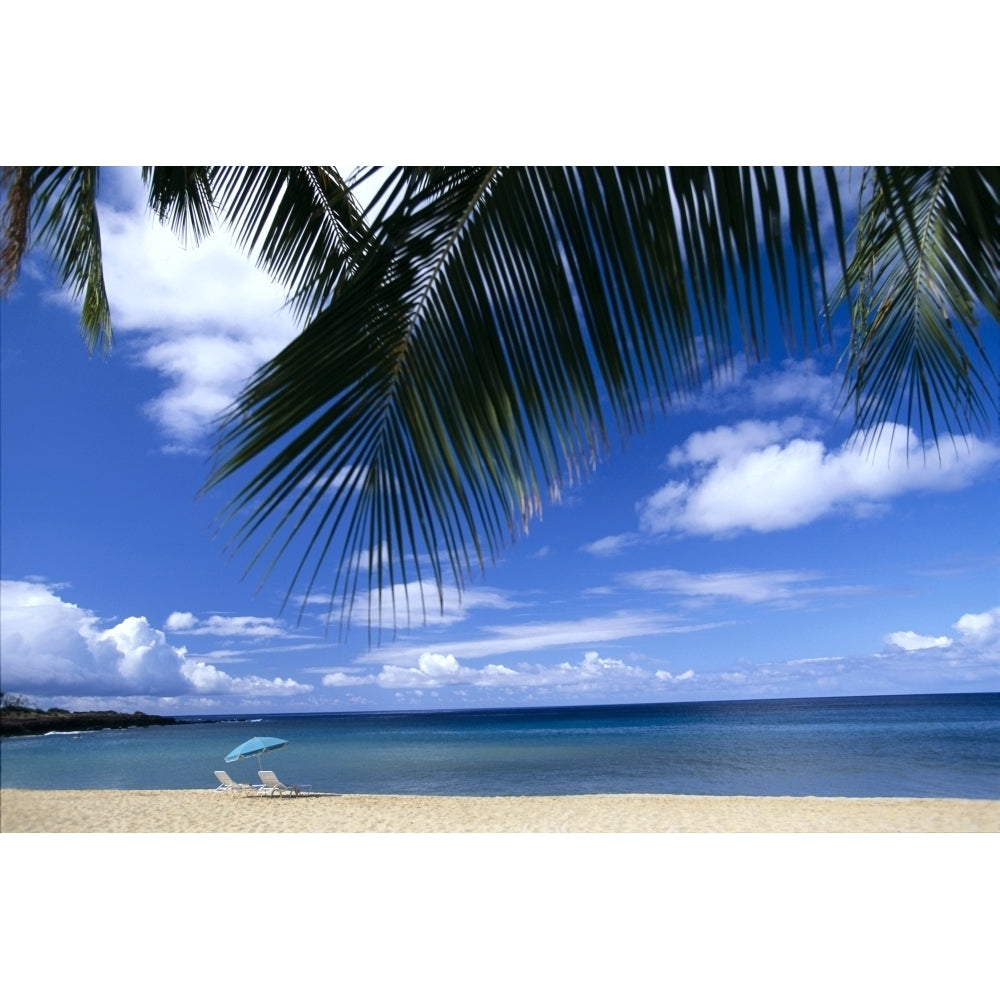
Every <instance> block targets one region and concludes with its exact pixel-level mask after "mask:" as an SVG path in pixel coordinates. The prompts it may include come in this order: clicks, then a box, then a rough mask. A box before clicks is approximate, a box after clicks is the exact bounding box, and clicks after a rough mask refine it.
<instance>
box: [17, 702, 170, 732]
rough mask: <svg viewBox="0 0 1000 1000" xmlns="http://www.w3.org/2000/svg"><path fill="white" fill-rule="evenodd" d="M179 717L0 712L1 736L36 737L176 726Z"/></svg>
mask: <svg viewBox="0 0 1000 1000" xmlns="http://www.w3.org/2000/svg"><path fill="white" fill-rule="evenodd" d="M177 724H178V722H177V720H176V719H172V718H170V717H169V716H163V715H147V714H146V713H145V712H132V713H127V712H67V711H65V710H63V709H59V708H50V709H49V710H48V711H42V710H41V709H39V710H37V711H28V712H24V711H18V712H10V711H4V712H0V736H36V735H39V734H43V733H71V732H87V731H90V730H94V729H129V728H131V727H132V726H141V727H146V726H176V725H177Z"/></svg>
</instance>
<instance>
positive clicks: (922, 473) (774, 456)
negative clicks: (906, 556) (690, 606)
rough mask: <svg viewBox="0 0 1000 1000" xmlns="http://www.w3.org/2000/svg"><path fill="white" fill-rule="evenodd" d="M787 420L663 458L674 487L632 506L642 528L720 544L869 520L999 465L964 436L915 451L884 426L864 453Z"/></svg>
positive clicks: (733, 431)
mask: <svg viewBox="0 0 1000 1000" xmlns="http://www.w3.org/2000/svg"><path fill="white" fill-rule="evenodd" d="M796 433H797V431H796V423H795V422H794V421H792V422H789V421H784V422H780V423H779V422H763V421H757V420H749V421H744V422H743V423H740V424H737V425H735V426H732V427H719V428H716V429H715V430H713V431H708V432H705V433H699V434H693V435H691V437H689V438H688V439H687V441H686V442H685V443H684V444H683V445H681V446H680V447H679V448H676V449H674V450H673V451H672V452H671V454H670V456H669V460H668V461H669V464H670V465H671V466H672V467H675V468H687V469H688V470H689V471H688V476H687V478H685V479H673V480H670V481H669V482H667V483H666V484H664V486H663V487H661V488H660V489H659V490H658V491H657V492H655V493H654V494H652V495H651V496H649V497H647V498H645V499H644V500H643V501H641V502H640V503H639V505H638V513H639V524H640V527H641V528H642V530H644V531H646V532H649V533H653V534H662V533H676V534H694V535H712V536H716V537H723V536H727V535H733V534H737V533H739V532H743V531H759V532H771V531H781V530H787V529H789V528H796V527H800V526H801V525H804V524H808V523H810V522H812V521H815V520H817V519H818V518H821V517H826V516H829V515H831V514H835V513H836V514H844V515H847V516H854V517H864V516H869V515H870V514H871V513H872V512H873V511H874V510H878V509H880V508H881V507H884V506H885V505H886V504H887V503H888V502H889V501H890V500H891V499H892V498H894V497H896V496H899V495H901V494H903V493H906V492H910V491H917V490H955V489H960V488H962V487H964V486H966V485H968V484H969V483H971V482H972V481H973V480H975V479H976V478H977V477H978V476H980V475H982V474H983V473H984V472H985V471H986V470H988V469H990V468H992V467H993V466H995V465H996V464H997V462H998V461H1000V448H998V447H997V446H996V445H995V444H992V443H990V442H986V441H981V440H979V439H977V438H975V437H972V436H967V437H962V438H960V439H956V441H955V442H954V447H951V446H948V447H943V448H942V449H941V452H940V454H939V453H938V451H937V450H936V448H935V446H934V445H933V444H923V443H922V442H920V441H919V440H917V438H916V437H915V435H912V434H910V433H909V432H908V431H907V429H906V428H905V427H900V426H896V425H886V426H884V427H882V428H881V429H880V430H879V431H878V433H877V435H876V438H874V439H873V440H875V441H876V443H875V444H874V445H873V446H872V447H870V448H869V447H863V446H862V442H861V440H860V438H859V437H857V436H853V437H851V438H850V439H849V440H848V441H847V442H846V443H845V444H844V445H843V446H842V447H840V448H836V449H832V450H831V449H827V448H826V446H825V445H824V444H823V443H822V442H821V441H819V440H816V439H812V438H807V437H800V436H794V435H795V434H796Z"/></svg>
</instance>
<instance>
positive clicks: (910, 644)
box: [885, 631, 952, 650]
mask: <svg viewBox="0 0 1000 1000" xmlns="http://www.w3.org/2000/svg"><path fill="white" fill-rule="evenodd" d="M885 641H886V642H887V643H889V645H890V646H898V647H899V648H900V649H906V650H913V649H935V648H936V649H944V648H945V647H947V646H950V645H951V643H952V640H951V639H949V638H948V637H947V636H946V635H937V636H934V635H918V634H917V633H916V632H909V631H907V632H892V633H891V634H889V635H887V636H886V637H885Z"/></svg>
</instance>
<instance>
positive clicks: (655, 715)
mask: <svg viewBox="0 0 1000 1000" xmlns="http://www.w3.org/2000/svg"><path fill="white" fill-rule="evenodd" d="M186 721H187V723H188V724H184V725H178V726H170V727H164V728H159V727H157V728H150V729H129V730H116V731H102V732H90V733H79V734H57V735H55V734H54V735H49V736H31V737H11V738H5V739H4V740H3V741H2V756H0V785H2V786H3V787H7V788H35V789H88V788H114V789H185V788H210V787H214V786H215V784H216V783H217V782H216V781H215V779H214V776H213V772H214V771H215V770H216V769H224V770H227V771H228V772H229V774H230V775H231V776H232V777H233V778H234V779H235V780H237V781H251V782H256V781H257V774H256V772H257V770H258V768H259V767H263V768H268V769H272V770H274V771H276V772H277V774H278V775H279V777H280V778H281V779H282V780H284V781H285V782H288V783H296V784H311V785H312V786H313V790H314V791H320V792H341V793H356V794H397V795H458V796H463V795H464V796H495V795H505V796H509V795H574V794H576V795H579V794H599V793H605V794H610V793H616V794H620V793H629V792H631V793H659V794H675V795H769V796H783V795H810V796H846V797H871V796H893V797H923V798H966V799H1000V694H997V693H990V694H977V695H934V696H931V695H914V696H891V697H890V696H887V697H868V698H819V699H781V700H773V701H741V702H703V703H687V704H661V705H620V706H602V707H573V708H549V709H537V708H530V709H504V710H489V711H459V712H395V713H359V714H332V715H263V716H256V715H255V716H252V717H241V718H239V719H234V718H233V717H231V716H230V717H212V716H206V717H203V718H200V719H198V720H186ZM254 735H263V736H277V737H280V738H282V739H286V740H288V741H289V743H288V746H287V747H286V748H284V749H283V750H280V751H276V752H273V753H269V754H267V755H265V756H264V757H263V758H261V759H260V761H259V762H258V761H257V760H256V759H251V760H244V761H240V762H237V763H234V764H226V763H225V762H224V757H225V755H226V754H227V753H228V752H229V751H230V750H232V749H233V748H234V747H235V746H237V745H238V744H240V743H242V742H243V741H244V740H246V739H248V738H249V737H251V736H254Z"/></svg>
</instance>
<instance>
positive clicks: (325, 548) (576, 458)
mask: <svg viewBox="0 0 1000 1000" xmlns="http://www.w3.org/2000/svg"><path fill="white" fill-rule="evenodd" d="M821 183H823V184H825V185H826V186H827V187H832V186H833V184H834V181H833V177H832V174H829V173H827V174H823V175H821ZM376 203H377V204H378V205H379V206H380V207H379V210H378V211H377V213H375V214H374V215H373V217H372V218H370V219H367V220H366V221H367V223H368V225H367V227H366V232H365V233H364V234H363V236H360V237H359V238H358V240H357V242H356V243H355V244H354V245H353V246H345V247H344V249H343V253H344V254H345V256H344V257H343V258H342V259H341V260H340V261H339V266H340V273H339V275H338V277H337V280H336V281H335V282H334V283H333V286H332V289H331V292H330V301H329V303H328V304H326V305H325V307H324V308H322V309H321V310H320V311H319V313H318V314H317V316H316V318H315V319H314V320H313V321H312V322H310V323H309V324H308V325H307V326H306V328H305V329H304V330H303V332H302V334H301V335H300V336H299V337H298V338H297V339H296V340H295V341H294V342H293V343H292V344H291V345H289V346H288V347H287V348H286V349H285V350H284V351H283V352H282V353H281V354H279V355H278V356H277V357H276V358H275V359H273V361H271V362H270V363H269V364H267V365H265V366H264V367H263V368H262V369H261V371H260V372H259V373H258V374H257V376H256V377H255V378H254V379H253V380H252V381H251V383H250V385H249V386H248V388H247V389H246V391H245V392H244V393H243V394H242V395H241V396H240V398H239V399H238V400H237V402H236V404H235V406H234V408H233V410H232V411H231V412H230V413H229V414H228V415H227V419H226V423H225V426H224V432H223V435H222V437H221V445H220V456H219V464H218V466H217V468H216V470H215V472H214V474H213V476H212V477H211V479H210V481H209V484H208V487H209V488H212V487H216V486H218V485H219V484H220V483H222V482H223V481H225V480H227V479H229V478H230V477H232V476H234V475H235V474H236V473H237V472H243V471H245V470H248V469H251V468H252V467H253V468H254V469H255V471H252V472H251V474H250V476H249V479H248V480H247V481H246V482H245V483H244V484H243V485H242V487H240V488H239V489H238V491H237V493H236V495H235V497H234V499H233V500H232V502H231V503H230V504H229V505H228V507H227V509H226V511H225V517H226V518H227V519H228V518H236V519H237V522H238V524H237V526H236V528H235V534H234V536H233V540H232V543H233V544H234V545H235V546H237V547H239V546H243V545H246V544H248V543H250V541H251V539H256V541H255V542H254V544H255V545H257V546H258V547H257V549H256V555H255V556H254V557H253V563H252V565H255V566H256V565H258V564H259V565H260V567H261V569H262V571H263V573H264V575H265V576H266V575H267V573H268V572H270V571H271V570H273V568H274V567H275V566H276V565H277V563H278V561H280V560H281V559H282V558H283V557H285V556H286V555H287V554H288V552H289V545H290V543H291V541H292V539H297V540H298V541H299V542H301V543H302V546H303V551H302V555H301V557H300V558H299V559H298V560H297V562H296V564H295V566H294V568H293V570H292V585H291V587H290V588H289V593H290V592H291V590H292V589H293V588H294V587H295V586H296V585H298V583H299V581H300V580H301V581H302V582H303V584H304V586H305V590H306V593H307V594H308V593H309V592H311V590H312V589H313V588H314V587H316V586H319V585H322V586H323V589H324V590H326V589H327V588H329V592H330V593H331V594H333V595H334V597H333V599H334V600H335V601H336V602H338V603H339V604H340V607H341V609H342V611H343V613H344V614H347V615H349V614H350V609H351V608H352V606H353V603H354V601H355V599H356V597H357V593H358V589H359V586H361V585H362V584H364V585H366V586H367V589H368V594H369V599H370V600H371V601H372V602H373V603H372V604H371V605H370V606H369V621H370V622H374V623H375V624H376V625H378V624H379V623H381V621H382V620H383V615H386V616H388V617H389V618H392V619H393V620H395V616H396V611H397V609H396V608H395V606H394V605H392V606H390V607H384V606H383V602H385V601H387V602H390V605H391V602H393V601H394V600H395V597H394V595H395V594H396V593H397V592H400V593H406V592H408V588H407V586H406V585H407V584H408V583H410V582H417V583H420V582H422V580H423V579H424V572H425V571H426V573H427V574H428V575H429V577H430V578H431V579H433V581H434V584H435V586H436V587H437V589H438V593H439V596H440V594H441V592H442V588H443V586H444V583H445V582H446V581H448V580H450V581H455V582H457V581H461V580H464V579H467V578H468V576H469V575H470V574H471V573H472V572H473V571H475V570H476V569H477V568H479V567H482V566H483V565H485V562H486V561H487V560H488V559H494V558H495V557H496V556H497V554H498V553H499V551H500V550H501V549H502V548H503V546H504V545H505V544H507V543H508V542H509V541H510V540H511V539H512V538H514V537H516V536H517V535H518V534H519V533H521V532H522V531H524V530H526V529H527V526H528V523H529V522H530V520H531V518H532V517H533V516H535V515H536V514H537V513H538V511H539V510H540V507H541V502H542V496H543V494H544V493H548V494H550V495H551V494H556V493H558V491H559V490H560V489H561V488H562V487H563V485H564V484H565V482H567V481H571V480H572V479H574V478H576V477H578V476H581V475H584V474H586V472H587V471H588V470H589V469H590V468H591V467H592V465H593V463H594V461H595V460H596V459H597V457H598V456H600V455H601V454H602V453H603V452H604V451H605V450H606V448H607V447H608V440H609V436H610V431H611V428H612V426H613V427H615V428H617V430H618V432H619V433H621V434H627V433H629V432H631V431H634V430H635V429H636V428H637V427H638V426H640V425H641V424H642V423H643V422H644V421H645V420H646V418H647V417H648V415H649V412H650V410H651V408H652V407H653V406H654V405H665V404H666V403H668V402H669V401H670V400H672V399H674V398H676V397H677V396H680V395H683V394H684V393H686V392H688V391H690V390H692V389H694V388H695V387H696V386H698V385H699V384H701V382H702V380H703V378H704V377H705V375H706V374H712V373H714V371H715V370H716V369H717V368H718V367H719V366H721V365H727V364H731V362H732V360H733V357H734V354H735V352H736V351H737V350H739V349H740V348H742V349H744V350H745V351H747V352H748V353H749V354H750V355H751V356H752V357H759V356H760V355H761V354H762V352H763V351H764V350H765V348H766V342H765V337H764V330H765V326H766V316H765V313H766V311H767V308H768V304H769V303H770V301H771V300H772V298H773V297H774V296H776V297H777V300H778V303H779V306H780V307H781V309H782V311H783V312H784V313H785V314H786V316H787V317H789V319H788V322H787V324H786V327H787V328H788V329H791V328H792V327H793V325H794V324H793V321H792V319H791V317H792V315H793V313H794V314H797V315H798V317H800V318H801V317H805V316H808V317H810V318H811V321H812V325H813V326H814V327H815V326H816V317H817V316H818V314H819V312H820V307H819V305H818V304H817V303H818V302H820V301H823V300H825V299H826V297H827V296H826V289H825V285H821V289H820V291H819V293H818V294H814V290H813V284H812V277H813V274H814V273H815V272H816V269H817V268H819V269H820V273H822V258H821V255H820V253H819V251H820V248H821V242H820V237H821V233H820V232H819V215H818V212H817V210H816V193H815V190H814V181H813V177H812V175H811V173H810V172H808V171H788V172H782V173H781V174H777V173H775V172H768V171H766V170H764V169H762V168H758V169H757V170H756V171H751V170H749V169H739V168H677V169H671V170H664V169H663V168H658V169H640V168H633V169H612V168H606V169H605V168H595V169H589V170H583V169H572V168H530V169H529V168H503V169H501V168H449V169H445V168H427V169H415V168H408V169H402V168H401V169H398V170H396V171H392V172H390V173H389V174H388V175H387V176H386V179H385V181H384V186H383V189H382V192H380V196H379V197H377V198H376ZM783 220H784V223H783ZM789 220H790V221H789ZM789 226H790V227H791V229H792V230H793V231H794V237H795V238H794V239H793V240H792V242H791V243H789V241H788V239H787V228H788V227H789ZM789 276H791V279H792V280H788V278H789ZM823 280H824V281H825V278H824V279H823ZM734 318H735V319H736V321H737V322H738V324H739V329H740V330H741V332H742V336H741V337H736V338H734V336H733V333H732V322H733V320H734ZM609 416H610V418H611V421H612V423H611V424H609V423H608V418H609ZM241 519H242V520H241ZM328 557H329V558H331V559H332V562H333V565H334V571H333V573H332V576H331V577H330V578H329V579H328V580H323V579H322V578H321V576H320V574H321V572H322V569H323V567H324V566H325V565H326V563H327V561H328Z"/></svg>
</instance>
